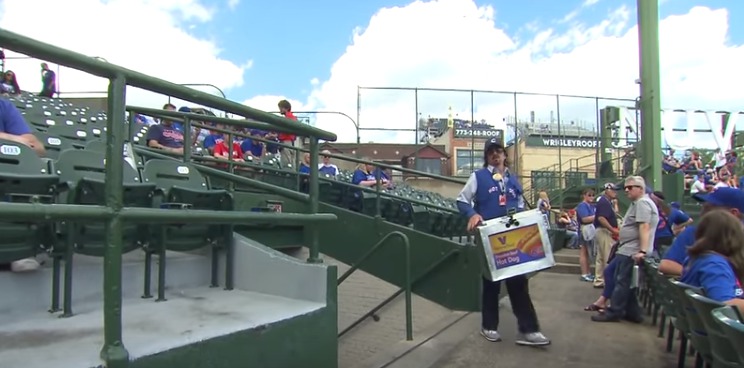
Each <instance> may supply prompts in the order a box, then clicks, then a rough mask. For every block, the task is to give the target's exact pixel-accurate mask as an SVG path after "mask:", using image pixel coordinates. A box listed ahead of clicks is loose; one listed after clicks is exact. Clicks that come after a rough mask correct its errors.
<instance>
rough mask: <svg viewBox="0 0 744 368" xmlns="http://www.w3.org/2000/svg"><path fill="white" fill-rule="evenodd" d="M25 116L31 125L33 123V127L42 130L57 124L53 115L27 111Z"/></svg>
mask: <svg viewBox="0 0 744 368" xmlns="http://www.w3.org/2000/svg"><path fill="white" fill-rule="evenodd" d="M23 118H24V119H25V120H26V122H27V123H29V125H31V127H33V128H34V129H36V130H40V131H46V130H47V129H49V127H50V126H52V125H57V121H56V120H54V119H53V118H52V117H51V116H46V115H44V114H40V113H36V112H28V113H25V114H23Z"/></svg>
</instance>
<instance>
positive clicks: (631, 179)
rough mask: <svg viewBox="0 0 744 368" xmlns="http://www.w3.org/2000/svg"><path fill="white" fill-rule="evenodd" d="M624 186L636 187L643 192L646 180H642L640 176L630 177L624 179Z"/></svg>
mask: <svg viewBox="0 0 744 368" xmlns="http://www.w3.org/2000/svg"><path fill="white" fill-rule="evenodd" d="M625 184H631V185H637V186H639V187H641V188H643V189H644V190H645V189H646V180H644V179H643V177H642V176H633V175H631V176H629V177H627V178H625Z"/></svg>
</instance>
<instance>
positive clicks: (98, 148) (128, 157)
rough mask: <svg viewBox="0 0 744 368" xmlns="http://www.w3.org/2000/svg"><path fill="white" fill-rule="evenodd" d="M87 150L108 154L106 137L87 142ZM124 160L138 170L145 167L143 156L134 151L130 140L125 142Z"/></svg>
mask: <svg viewBox="0 0 744 368" xmlns="http://www.w3.org/2000/svg"><path fill="white" fill-rule="evenodd" d="M85 149H86V150H87V151H95V152H100V153H102V154H104V155H105V154H106V141H105V140H104V139H93V140H91V141H88V143H86V144H85ZM123 154H124V160H125V161H126V162H127V163H129V164H130V165H131V166H132V167H133V168H135V169H137V170H138V172H139V171H140V170H142V169H143V168H144V167H145V164H144V161H143V160H142V158H141V157H140V156H139V155H137V154H136V153H135V152H134V149H133V148H132V144H131V143H129V142H125V143H124V152H123Z"/></svg>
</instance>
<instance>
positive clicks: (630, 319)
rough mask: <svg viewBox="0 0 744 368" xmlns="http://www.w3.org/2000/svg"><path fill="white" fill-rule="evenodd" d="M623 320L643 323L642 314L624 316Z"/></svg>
mask: <svg viewBox="0 0 744 368" xmlns="http://www.w3.org/2000/svg"><path fill="white" fill-rule="evenodd" d="M623 320H626V321H628V322H632V323H639V324H640V323H643V317H642V316H638V317H629V316H625V317H624V318H623Z"/></svg>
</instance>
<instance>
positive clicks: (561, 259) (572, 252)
mask: <svg viewBox="0 0 744 368" xmlns="http://www.w3.org/2000/svg"><path fill="white" fill-rule="evenodd" d="M553 258H555V261H556V262H557V263H565V264H575V265H578V264H579V250H578V249H561V250H559V251H557V252H555V253H553Z"/></svg>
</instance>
